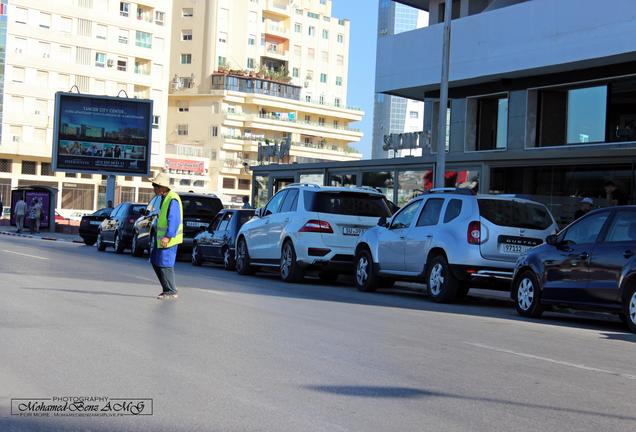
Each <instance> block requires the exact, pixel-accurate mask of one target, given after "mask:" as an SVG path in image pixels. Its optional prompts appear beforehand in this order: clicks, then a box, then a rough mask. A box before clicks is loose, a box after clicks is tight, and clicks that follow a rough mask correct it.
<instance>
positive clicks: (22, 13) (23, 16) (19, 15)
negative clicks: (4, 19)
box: [13, 7, 29, 24]
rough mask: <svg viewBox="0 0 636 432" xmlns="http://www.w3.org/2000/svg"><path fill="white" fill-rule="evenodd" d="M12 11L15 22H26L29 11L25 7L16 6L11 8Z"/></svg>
mask: <svg viewBox="0 0 636 432" xmlns="http://www.w3.org/2000/svg"><path fill="white" fill-rule="evenodd" d="M13 13H14V14H15V18H14V20H15V22H17V23H20V24H26V23H27V18H28V16H29V11H28V10H27V9H24V8H21V7H17V8H15V9H14V10H13Z"/></svg>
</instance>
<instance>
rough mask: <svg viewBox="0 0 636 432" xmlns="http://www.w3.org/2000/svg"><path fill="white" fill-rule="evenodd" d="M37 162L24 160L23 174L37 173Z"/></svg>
mask: <svg viewBox="0 0 636 432" xmlns="http://www.w3.org/2000/svg"><path fill="white" fill-rule="evenodd" d="M36 166H37V162H33V161H22V174H27V175H35V174H36V171H35V170H36Z"/></svg>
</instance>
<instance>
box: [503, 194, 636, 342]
mask: <svg viewBox="0 0 636 432" xmlns="http://www.w3.org/2000/svg"><path fill="white" fill-rule="evenodd" d="M511 296H512V299H513V300H514V302H515V306H516V309H517V312H518V313H519V314H520V315H522V316H526V317H539V316H540V315H541V314H542V312H543V311H544V310H545V309H547V308H550V307H552V306H562V307H568V308H574V309H588V310H596V311H605V312H611V313H615V314H618V315H619V316H620V317H621V319H622V320H623V321H625V322H626V323H627V324H628V326H629V328H630V330H631V331H633V332H636V206H621V207H610V208H604V209H600V210H595V211H592V212H590V213H588V214H587V215H585V216H583V217H582V218H581V219H578V220H577V221H575V222H573V223H571V224H570V225H569V226H567V227H566V228H565V229H563V230H562V231H561V232H560V233H559V234H557V235H552V236H549V237H548V239H547V242H546V244H544V245H541V246H539V247H537V248H534V249H532V250H530V251H529V252H528V253H527V254H526V255H524V256H522V257H520V258H519V260H518V261H517V265H516V267H515V275H514V279H513V289H512V293H511Z"/></svg>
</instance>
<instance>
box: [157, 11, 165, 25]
mask: <svg viewBox="0 0 636 432" xmlns="http://www.w3.org/2000/svg"><path fill="white" fill-rule="evenodd" d="M165 19H166V13H165V12H161V11H155V24H157V25H163V23H164V21H165Z"/></svg>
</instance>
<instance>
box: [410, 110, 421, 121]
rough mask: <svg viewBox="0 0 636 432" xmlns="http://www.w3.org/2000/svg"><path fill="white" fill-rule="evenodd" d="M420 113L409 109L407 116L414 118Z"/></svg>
mask: <svg viewBox="0 0 636 432" xmlns="http://www.w3.org/2000/svg"><path fill="white" fill-rule="evenodd" d="M419 116H420V113H418V112H417V111H409V117H410V118H412V119H416V118H419Z"/></svg>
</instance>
